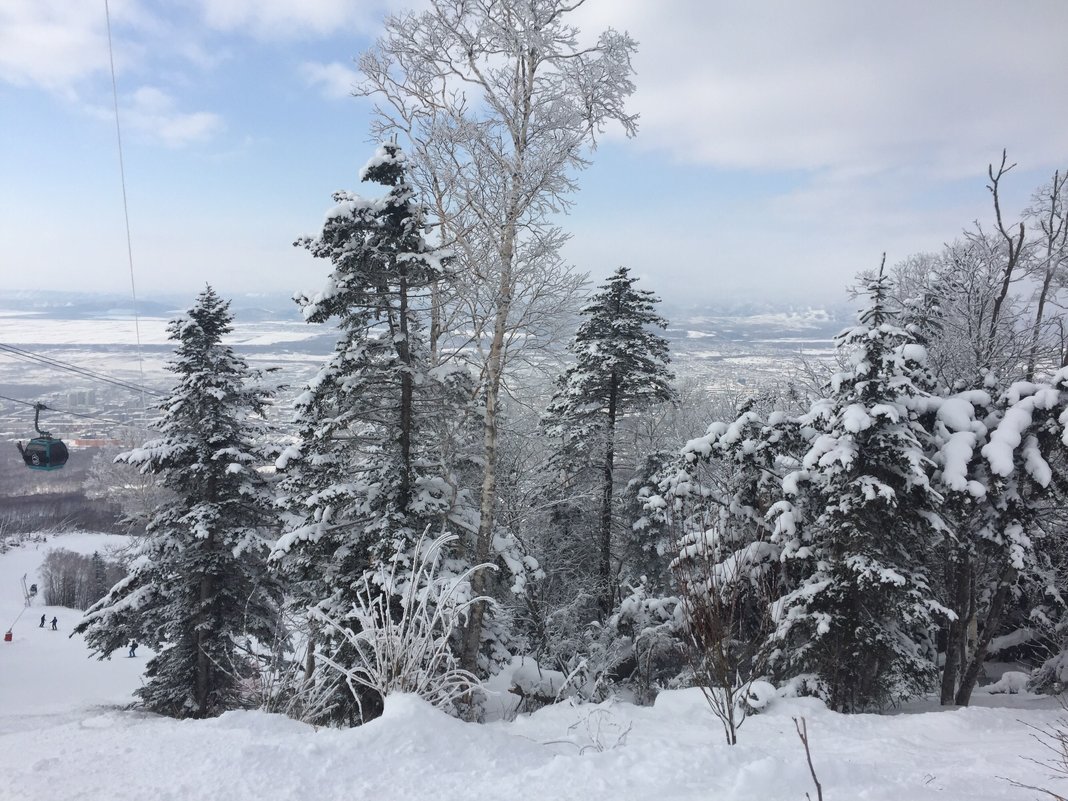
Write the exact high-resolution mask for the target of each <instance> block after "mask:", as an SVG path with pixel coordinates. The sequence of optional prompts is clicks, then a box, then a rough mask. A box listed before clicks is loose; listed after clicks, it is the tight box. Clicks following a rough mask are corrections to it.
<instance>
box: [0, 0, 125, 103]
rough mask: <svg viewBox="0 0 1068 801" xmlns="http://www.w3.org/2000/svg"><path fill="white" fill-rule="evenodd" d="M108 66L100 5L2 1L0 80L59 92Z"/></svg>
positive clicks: (42, 0)
mask: <svg viewBox="0 0 1068 801" xmlns="http://www.w3.org/2000/svg"><path fill="white" fill-rule="evenodd" d="M107 68H108V53H107V38H106V32H105V27H104V14H103V7H102V6H99V5H98V4H96V3H71V2H65V1H64V0H31V2H5V3H0V80H3V81H5V82H7V83H12V84H15V85H18V86H26V85H36V86H41V87H43V88H46V89H50V90H55V91H61V90H66V89H68V88H69V87H70V86H71V85H72V84H73V83H75V82H77V81H78V80H80V79H82V78H84V77H86V76H88V75H91V74H92V73H94V72H102V71H104V70H106V69H107Z"/></svg>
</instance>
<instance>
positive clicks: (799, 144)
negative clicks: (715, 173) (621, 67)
mask: <svg viewBox="0 0 1068 801" xmlns="http://www.w3.org/2000/svg"><path fill="white" fill-rule="evenodd" d="M582 13H583V15H584V19H583V20H582V25H583V27H584V28H591V29H592V28H598V29H599V28H603V27H605V26H606V25H612V26H614V27H617V28H625V29H627V30H629V32H630V33H631V35H633V36H634V37H635V38H636V39H637V40H638V41H639V52H638V55H637V57H636V59H635V66H636V69H637V72H638V76H637V85H638V92H637V94H636V96H635V98H634V108H635V110H637V111H639V112H640V113H641V115H642V119H641V133H640V135H639V139H638V146H639V147H641V146H645V147H655V148H657V149H661V148H666V149H669V150H670V151H671V152H672V153H673V154H675V155H676V156H677V157H678V158H679V159H680V160H681V161H685V162H691V163H693V162H696V163H701V164H708V165H712V166H716V167H725V168H742V169H756V170H782V169H798V170H851V171H854V170H859V171H869V172H870V171H877V170H880V169H883V168H885V167H887V166H893V165H901V164H912V163H917V162H920V161H922V162H924V163H926V164H928V165H929V166H930V167H931V168H932V169H936V170H938V171H940V172H942V173H943V174H945V175H955V176H960V175H962V174H970V173H971V172H972V171H974V170H975V168H976V165H977V164H979V165H982V164H985V163H986V161H987V160H989V158H991V157H993V156H994V155H995V154H996V153H997V152H999V151H1000V150H1001V148H1002V147H1008V148H1009V149H1010V152H1015V153H1017V155H1018V157H1019V158H1021V159H1025V160H1027V161H1030V162H1032V163H1034V162H1037V161H1043V162H1045V161H1049V160H1052V159H1056V158H1059V157H1062V156H1063V154H1064V150H1065V148H1064V139H1063V131H1064V130H1065V128H1066V127H1068V103H1065V102H1064V90H1063V80H1062V76H1064V75H1066V74H1068V48H1065V47H1064V42H1063V33H1064V31H1065V30H1068V3H1065V2H1063V0H1032V2H1028V3H1026V4H1020V5H1019V6H1015V7H1013V10H1012V12H1011V13H1007V9H1006V6H1005V5H1004V3H1000V2H994V1H993V0H974V1H973V2H968V3H961V2H957V3H953V2H937V3H931V2H929V1H928V0H899V1H898V2H893V3H887V2H885V0H851V1H850V2H849V3H842V2H840V1H839V0H807V1H806V2H804V3H792V2H781V3H764V4H752V3H707V2H703V0H663V2H658V3H649V2H648V0H616V1H615V2H612V3H605V2H601V3H589V4H587V5H586V6H584V7H583V9H582Z"/></svg>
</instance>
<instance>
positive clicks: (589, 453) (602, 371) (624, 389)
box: [545, 267, 674, 619]
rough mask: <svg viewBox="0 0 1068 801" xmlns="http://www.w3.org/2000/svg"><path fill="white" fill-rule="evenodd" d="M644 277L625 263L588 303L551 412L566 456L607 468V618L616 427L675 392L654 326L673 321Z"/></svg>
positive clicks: (602, 592)
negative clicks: (641, 285)
mask: <svg viewBox="0 0 1068 801" xmlns="http://www.w3.org/2000/svg"><path fill="white" fill-rule="evenodd" d="M637 280H638V279H637V278H632V277H631V276H630V274H629V271H628V270H627V268H625V267H620V268H619V269H618V270H616V272H615V273H614V274H613V275H612V276H611V277H610V278H609V279H608V281H607V282H606V283H605V284H602V285H601V287H600V291H599V292H598V293H597V294H595V295H594V296H593V298H592V299H591V302H590V303H589V304H588V305H587V306H586V307H585V308H584V309H583V310H582V312H581V313H582V315H583V316H584V317H585V318H586V320H585V322H583V323H582V324H581V325H580V326H579V329H578V332H577V333H576V334H575V338H574V340H573V341H572V342H571V344H570V345H569V349H570V351H571V352H572V353H573V354H574V356H575V364H574V366H572V367H570V368H569V369H568V370H567V371H566V372H565V373H564V374H563V375H562V376H560V378H559V379H558V381H557V386H558V389H557V392H556V394H555V396H554V397H553V400H552V401H551V403H550V404H549V407H548V408H547V409H546V412H545V419H546V422H547V426H548V430H549V431H550V433H551V434H552V435H553V436H557V437H560V438H561V439H562V442H563V445H562V449H563V461H564V463H565V464H567V463H569V464H570V465H571V466H573V467H574V466H577V465H583V464H584V465H591V464H592V465H596V466H597V467H599V469H600V474H601V475H600V482H599V483H600V493H599V495H600V504H599V506H600V509H599V512H600V514H599V521H598V535H597V536H598V540H597V546H598V568H597V576H598V583H599V585H600V586H599V587H598V588H597V591H598V596H599V606H600V612H601V617H602V619H603V618H606V617H607V616H608V615H609V614H610V613H611V611H612V608H613V607H614V605H615V596H616V586H615V571H614V570H613V567H612V520H613V510H614V507H615V502H616V494H615V469H616V468H615V446H616V427H617V425H618V424H619V422H620V421H621V420H622V419H623V418H624V417H625V416H627V415H630V414H634V413H635V412H639V411H641V410H642V409H644V408H647V407H649V406H651V405H653V404H657V403H664V402H668V401H671V400H672V399H673V398H674V392H673V390H672V388H671V382H672V380H673V379H674V376H673V375H672V373H671V371H670V370H669V369H668V364H669V363H670V361H671V358H670V356H669V354H668V344H667V340H665V339H664V338H663V337H662V336H660V335H659V334H657V333H656V332H655V331H654V330H653V329H655V328H660V329H663V328H666V327H667V321H666V320H664V318H663V317H661V316H659V315H658V314H656V312H655V310H654V309H655V307H656V304H657V303H658V302H659V298H657V297H656V296H655V295H654V294H653V293H652V292H650V291H648V290H645V289H638V288H636V287H635V284H636V283H637Z"/></svg>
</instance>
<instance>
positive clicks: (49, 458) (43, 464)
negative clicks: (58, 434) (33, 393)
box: [18, 403, 70, 470]
mask: <svg viewBox="0 0 1068 801" xmlns="http://www.w3.org/2000/svg"><path fill="white" fill-rule="evenodd" d="M46 408H48V407H46V406H45V405H44V404H43V403H38V404H35V405H34V407H33V411H34V416H33V427H34V428H35V429H37V433H38V434H39V435H40V436H37V437H34V438H33V439H31V440H30V441H29V442H28V443H27V444H26V445H23V444H22V443H21V442H20V443H18V449H19V453H20V454H22V461H24V462H25V463H26V466H27V467H28V468H30V469H31V470H59V469H60V468H61V467H63V465H65V464H66V463H67V458H68V457H69V456H70V453H69V451H68V450H67V446H66V445H64V444H63V441H62V440H60V439H56V438H55V437H53V436H52V434H51V433H50V432H48V431H42V430H41V428H40V426H39V425H38V422H39V420H40V417H41V412H42V411H43V410H44V409H46Z"/></svg>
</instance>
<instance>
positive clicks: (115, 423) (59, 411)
mask: <svg viewBox="0 0 1068 801" xmlns="http://www.w3.org/2000/svg"><path fill="white" fill-rule="evenodd" d="M0 400H6V401H11V402H12V403H21V404H22V405H23V406H29V407H30V408H31V409H33V408H35V407H36V406H37V404H36V403H30V402H29V401H24V400H19V399H18V398H9V397H8V396H7V395H0ZM41 406H42V408H43V409H44V410H45V411H49V412H55V413H56V414H66V415H70V416H71V417H82V418H85V419H86V420H96V421H97V422H100V423H107V424H108V425H113V426H122V427H123V428H136V429H138V430H140V431H151V429H148V428H145V427H144V426H140V425H137V424H136V423H123V422H122V421H120V420H109V419H108V418H106V417H98V416H96V415H93V414H81V413H79V412H72V411H69V410H67V409H57V408H55V407H54V406H45V405H44V404H41Z"/></svg>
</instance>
